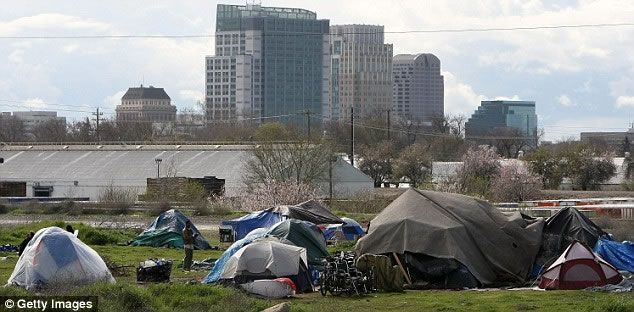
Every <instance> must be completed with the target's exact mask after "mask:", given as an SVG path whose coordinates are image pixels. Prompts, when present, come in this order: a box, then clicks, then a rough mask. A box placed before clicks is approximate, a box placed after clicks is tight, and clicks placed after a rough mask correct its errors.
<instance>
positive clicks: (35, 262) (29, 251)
mask: <svg viewBox="0 0 634 312" xmlns="http://www.w3.org/2000/svg"><path fill="white" fill-rule="evenodd" d="M96 282H110V283H114V282H115V280H114V278H113V277H112V274H111V273H110V271H109V270H108V267H107V266H106V263H105V262H104V261H103V259H101V257H100V256H99V254H97V252H96V251H94V250H93V249H92V248H90V247H89V246H88V245H86V244H84V243H83V242H82V241H81V240H79V238H77V237H75V236H74V235H73V234H71V233H69V232H68V231H66V230H63V229H60V228H58V227H48V228H43V229H41V230H39V231H38V232H37V233H35V236H34V237H33V239H31V241H30V242H29V244H28V245H27V246H26V249H25V250H24V253H22V255H21V256H20V258H19V259H18V262H17V263H16V265H15V269H14V270H13V273H12V274H11V277H9V282H8V283H9V284H12V285H18V286H21V287H25V288H26V289H29V290H36V289H40V288H43V287H49V286H54V285H55V286H71V285H72V286H76V285H85V284H91V283H96Z"/></svg>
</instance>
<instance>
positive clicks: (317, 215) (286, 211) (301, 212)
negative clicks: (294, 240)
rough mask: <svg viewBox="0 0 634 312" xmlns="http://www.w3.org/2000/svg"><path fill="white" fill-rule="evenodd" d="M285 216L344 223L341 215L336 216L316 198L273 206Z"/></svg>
mask: <svg viewBox="0 0 634 312" xmlns="http://www.w3.org/2000/svg"><path fill="white" fill-rule="evenodd" d="M270 211H274V212H277V213H279V214H280V215H282V216H284V217H285V219H297V220H303V221H308V222H310V223H313V224H342V223H344V222H343V220H341V219H340V218H339V217H337V216H335V215H334V214H333V213H332V212H331V211H330V209H328V208H327V207H326V206H324V205H323V204H322V203H320V202H318V201H316V200H313V199H311V200H309V201H305V202H303V203H300V204H297V205H294V206H286V205H282V206H276V207H274V208H271V209H270Z"/></svg>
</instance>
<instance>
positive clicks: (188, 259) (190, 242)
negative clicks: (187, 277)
mask: <svg viewBox="0 0 634 312" xmlns="http://www.w3.org/2000/svg"><path fill="white" fill-rule="evenodd" d="M196 236H198V234H194V230H192V222H191V221H189V220H187V222H185V228H184V229H183V244H184V247H185V259H184V260H183V270H185V271H189V270H190V269H191V267H192V259H193V257H194V239H196Z"/></svg>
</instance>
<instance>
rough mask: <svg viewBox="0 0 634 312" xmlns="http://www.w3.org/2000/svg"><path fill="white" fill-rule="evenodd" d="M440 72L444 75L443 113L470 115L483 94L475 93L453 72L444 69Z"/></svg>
mask: <svg viewBox="0 0 634 312" xmlns="http://www.w3.org/2000/svg"><path fill="white" fill-rule="evenodd" d="M442 74H443V76H444V77H445V114H462V115H466V116H471V114H473V112H474V111H475V110H476V109H477V108H478V106H479V105H480V101H482V100H483V99H484V96H482V95H479V94H477V93H476V92H475V91H474V90H473V87H471V86H470V85H468V84H466V83H463V82H461V81H459V80H458V79H457V78H456V76H455V75H454V74H453V73H451V72H448V71H445V72H443V73H442Z"/></svg>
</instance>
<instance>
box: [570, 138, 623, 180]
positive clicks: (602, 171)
mask: <svg viewBox="0 0 634 312" xmlns="http://www.w3.org/2000/svg"><path fill="white" fill-rule="evenodd" d="M562 165H563V166H564V170H563V172H564V175H565V176H567V177H569V178H570V179H572V182H573V185H574V187H575V188H578V189H581V190H584V191H585V190H592V189H597V187H598V186H599V184H600V183H602V182H605V181H607V180H609V179H610V178H611V177H612V176H613V175H614V173H615V172H616V166H615V165H614V162H613V161H612V158H611V157H609V156H608V155H598V154H597V153H596V152H595V151H594V150H592V149H591V148H589V147H588V146H585V145H580V144H579V145H573V146H571V147H570V148H567V149H566V150H564V151H563V152H562Z"/></svg>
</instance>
